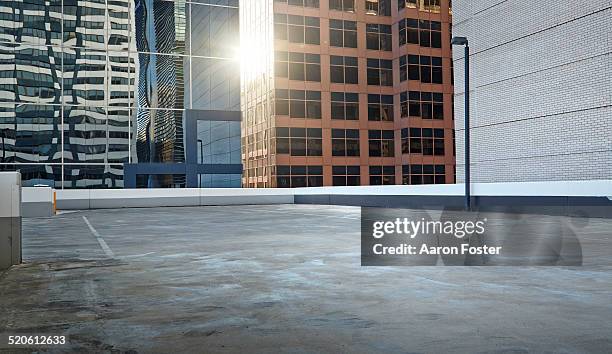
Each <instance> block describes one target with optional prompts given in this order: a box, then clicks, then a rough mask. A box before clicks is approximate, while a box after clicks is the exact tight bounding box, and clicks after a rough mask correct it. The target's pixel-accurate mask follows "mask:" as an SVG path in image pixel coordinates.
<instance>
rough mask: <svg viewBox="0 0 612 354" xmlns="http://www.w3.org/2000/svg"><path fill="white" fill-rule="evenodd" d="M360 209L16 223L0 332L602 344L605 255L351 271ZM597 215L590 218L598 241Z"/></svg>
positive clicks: (361, 342) (298, 344)
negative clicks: (20, 256) (527, 263)
mask: <svg viewBox="0 0 612 354" xmlns="http://www.w3.org/2000/svg"><path fill="white" fill-rule="evenodd" d="M84 217H86V220H87V222H89V224H90V225H91V228H90V227H89V226H88V225H87V222H86V220H85V218H84ZM359 218H360V214H359V209H358V208H351V207H328V206H299V205H287V206H278V205H277V206H239V207H199V208H159V209H125V210H97V211H86V212H72V213H65V214H62V215H59V216H56V217H53V218H39V219H25V220H24V222H23V227H24V257H25V260H26V264H24V265H21V266H18V267H15V268H13V269H11V270H10V271H8V272H5V273H4V274H2V275H0V333H11V334H16V333H30V334H62V335H66V336H68V338H69V340H70V344H69V345H68V346H64V347H59V348H56V349H51V350H55V351H73V352H112V353H119V352H129V353H136V352H139V353H152V352H153V353H169V352H172V353H183V352H191V353H196V352H219V353H236V352H267V353H278V352H289V353H320V352H327V353H342V352H352V353H446V352H458V353H485V352H486V353H540V352H546V353H604V352H608V353H609V352H612V266H584V267H577V268H561V267H405V268H400V267H369V268H362V267H361V266H360V238H359ZM610 225H611V224H610V221H609V220H601V221H593V222H591V224H590V226H591V227H592V228H593V230H595V231H593V235H591V236H592V237H591V239H593V240H595V241H594V242H595V246H596V247H597V248H601V247H608V249H610V250H612V247H610V246H612V238H610V236H608V235H609V234H610V233H609V230H611V228H610ZM602 235H603V236H602ZM587 236H588V235H587ZM587 239H588V237H587ZM109 256H112V257H109ZM610 258H611V259H612V256H610ZM0 348H5V347H3V344H0ZM48 350H49V349H48ZM0 351H2V349H0ZM23 352H29V351H28V350H24V351H23Z"/></svg>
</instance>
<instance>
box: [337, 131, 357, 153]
mask: <svg viewBox="0 0 612 354" xmlns="http://www.w3.org/2000/svg"><path fill="white" fill-rule="evenodd" d="M332 156H359V130H358V129H332Z"/></svg>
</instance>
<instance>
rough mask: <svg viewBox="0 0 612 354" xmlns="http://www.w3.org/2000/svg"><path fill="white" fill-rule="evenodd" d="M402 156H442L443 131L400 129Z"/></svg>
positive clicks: (436, 129)
mask: <svg viewBox="0 0 612 354" xmlns="http://www.w3.org/2000/svg"><path fill="white" fill-rule="evenodd" d="M402 154H423V155H428V156H434V155H435V156H444V129H438V128H434V129H432V128H404V129H402Z"/></svg>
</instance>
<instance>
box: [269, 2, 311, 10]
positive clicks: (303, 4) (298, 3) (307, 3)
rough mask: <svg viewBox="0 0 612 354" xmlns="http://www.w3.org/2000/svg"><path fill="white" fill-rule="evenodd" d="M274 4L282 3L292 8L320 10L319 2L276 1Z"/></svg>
mask: <svg viewBox="0 0 612 354" xmlns="http://www.w3.org/2000/svg"><path fill="white" fill-rule="evenodd" d="M274 2H281V3H285V4H288V5H292V6H302V7H313V8H316V9H318V8H319V0H274Z"/></svg>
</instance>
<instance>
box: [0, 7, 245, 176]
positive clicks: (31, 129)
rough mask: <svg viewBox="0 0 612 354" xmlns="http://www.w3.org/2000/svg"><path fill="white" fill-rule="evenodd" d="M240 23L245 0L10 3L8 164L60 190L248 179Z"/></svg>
mask: <svg viewBox="0 0 612 354" xmlns="http://www.w3.org/2000/svg"><path fill="white" fill-rule="evenodd" d="M238 27H239V24H238V1H237V0H199V1H196V2H189V1H184V0H180V1H165V0H106V1H105V0H88V1H83V0H46V1H45V0H18V1H2V2H1V4H0V170H19V171H21V173H22V179H23V181H24V185H35V184H46V185H51V186H54V187H56V188H122V187H184V186H190V187H196V186H200V185H205V184H206V185H207V186H216V185H215V181H217V182H219V186H239V185H240V172H241V168H240V166H239V165H240V137H239V133H238V135H236V134H235V132H236V131H238V132H239V131H240V128H239V127H240V112H239V111H240V99H239V97H240V94H239V91H240V89H239V85H240V82H239V74H238V72H239V65H238V55H237V53H238V48H239V39H238V37H239V33H238ZM215 134H218V135H215ZM231 181H238V182H237V183H236V182H234V183H233V184H232V182H231Z"/></svg>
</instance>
